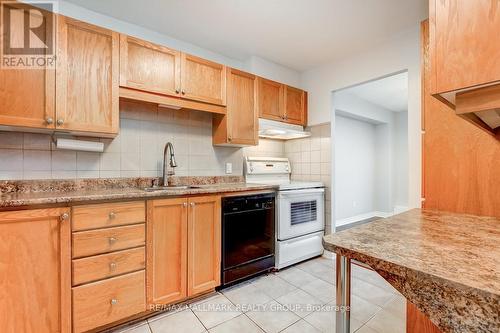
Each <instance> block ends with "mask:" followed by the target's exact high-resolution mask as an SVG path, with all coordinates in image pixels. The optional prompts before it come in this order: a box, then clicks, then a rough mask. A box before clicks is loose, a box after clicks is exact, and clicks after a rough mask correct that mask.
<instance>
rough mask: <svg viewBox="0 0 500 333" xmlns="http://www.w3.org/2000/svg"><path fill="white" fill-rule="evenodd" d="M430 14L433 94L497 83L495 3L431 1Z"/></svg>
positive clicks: (498, 16) (499, 17) (499, 14)
mask: <svg viewBox="0 0 500 333" xmlns="http://www.w3.org/2000/svg"><path fill="white" fill-rule="evenodd" d="M430 11H431V13H430V19H431V30H432V39H433V41H432V47H431V50H432V49H434V50H433V52H434V53H433V56H434V57H433V59H432V66H433V70H434V71H435V73H436V82H434V83H435V85H434V87H433V93H442V92H446V91H451V90H458V89H462V88H467V87H472V86H475V85H480V84H486V83H491V82H494V81H499V80H500V57H498V54H499V52H500V38H498V36H499V32H500V6H499V2H498V1H497V0H474V1H467V0H462V1H459V0H439V1H438V0H431V2H430ZM433 21H434V22H433Z"/></svg>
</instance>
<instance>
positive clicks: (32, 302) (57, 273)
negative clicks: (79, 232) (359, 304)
mask: <svg viewBox="0 0 500 333" xmlns="http://www.w3.org/2000/svg"><path fill="white" fill-rule="evenodd" d="M65 213H69V209H68V208H51V209H39V210H25V211H13V212H3V213H0V276H1V279H0V327H1V328H2V332H5V333H15V332H26V333H30V332H32V333H45V332H46V333H54V332H70V331H71V256H70V253H71V238H70V237H71V236H70V235H71V227H70V221H69V215H68V217H67V218H66V219H63V218H62V215H63V214H65Z"/></svg>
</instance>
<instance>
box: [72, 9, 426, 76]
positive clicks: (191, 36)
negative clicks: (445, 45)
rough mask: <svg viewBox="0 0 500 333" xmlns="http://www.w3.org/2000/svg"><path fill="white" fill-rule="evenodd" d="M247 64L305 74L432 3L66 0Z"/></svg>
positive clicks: (414, 20) (405, 24)
mask: <svg viewBox="0 0 500 333" xmlns="http://www.w3.org/2000/svg"><path fill="white" fill-rule="evenodd" d="M66 1H68V2H71V3H74V4H77V5H79V6H82V7H85V8H87V9H90V10H93V11H95V12H99V13H102V14H105V15H109V16H112V17H115V18H117V19H120V20H123V21H126V22H129V23H133V24H137V25H139V26H142V27H145V28H148V29H151V30H154V31H157V32H160V33H163V34H165V35H168V36H170V37H173V38H176V39H179V40H183V41H185V42H190V43H192V44H195V45H197V46H200V47H203V48H205V49H208V50H211V51H214V52H217V53H220V54H222V55H225V56H228V57H231V58H234V59H237V60H241V61H245V60H246V59H248V58H249V57H250V56H258V57H262V58H265V59H267V60H271V61H274V62H276V63H279V64H281V65H284V66H287V67H289V68H292V69H295V70H298V71H303V70H307V69H310V68H313V67H315V66H318V65H321V64H323V63H326V62H328V61H334V60H339V59H342V58H345V57H348V56H349V55H353V54H356V53H359V52H362V51H363V50H366V49H368V48H370V47H371V46H374V45H376V44H379V43H381V42H383V41H385V40H387V39H390V38H391V37H393V36H395V35H396V34H398V33H401V32H402V31H405V30H408V29H410V28H412V27H415V26H416V25H417V24H418V23H419V22H420V21H422V20H423V19H424V18H425V17H427V2H428V1H427V0H210V1H207V0H143V1H137V0H66Z"/></svg>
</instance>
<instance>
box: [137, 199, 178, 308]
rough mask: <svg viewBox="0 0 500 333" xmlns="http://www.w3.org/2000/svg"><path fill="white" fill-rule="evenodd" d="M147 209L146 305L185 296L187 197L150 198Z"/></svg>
mask: <svg viewBox="0 0 500 333" xmlns="http://www.w3.org/2000/svg"><path fill="white" fill-rule="evenodd" d="M147 206H148V213H147V219H148V221H147V238H148V242H147V269H146V271H147V283H146V286H147V287H146V289H147V295H148V296H147V298H148V305H149V306H150V307H151V306H154V305H159V304H168V303H172V302H175V301H179V300H181V299H184V298H186V296H187V285H186V274H187V198H180V199H165V200H152V201H149V202H148V205H147Z"/></svg>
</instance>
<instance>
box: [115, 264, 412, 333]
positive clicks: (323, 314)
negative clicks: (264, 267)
mask: <svg viewBox="0 0 500 333" xmlns="http://www.w3.org/2000/svg"><path fill="white" fill-rule="evenodd" d="M352 271H353V273H352V274H353V275H352V276H353V280H352V285H353V287H352V312H351V318H352V319H351V323H352V327H351V332H356V333H402V332H405V325H406V312H405V309H406V308H405V304H406V303H405V299H404V297H403V296H401V294H399V293H398V292H397V291H396V290H395V289H394V288H392V287H391V286H390V285H389V284H388V283H387V282H386V281H385V280H384V279H382V278H381V277H380V276H379V275H378V274H377V273H375V272H373V271H371V270H368V269H365V268H362V267H359V266H356V265H353V268H352ZM334 276H335V268H334V259H333V258H332V256H331V255H325V256H323V257H319V258H315V259H312V260H309V261H306V262H303V263H300V264H298V265H295V266H293V267H289V268H286V269H283V270H281V271H280V272H277V273H272V274H268V275H264V276H260V277H258V278H255V279H253V280H250V281H248V282H244V283H241V284H239V285H236V286H234V287H231V288H229V289H225V290H222V291H221V292H219V293H217V294H215V295H214V296H211V297H209V298H206V299H203V300H201V301H198V302H195V303H192V304H189V305H187V306H184V307H182V308H180V309H177V310H175V311H171V312H168V313H162V314H160V315H157V316H155V317H152V318H149V319H148V320H147V321H143V322H141V323H138V324H136V325H134V326H132V327H128V328H125V329H122V330H120V331H115V332H127V333H151V332H152V333H170V332H172V333H183V332H186V333H201V332H216V333H226V332H227V333H232V332H237V333H251V332H252V333H253V332H260V333H262V332H268V333H274V332H285V333H295V332H297V333H308V332H335V329H334V327H335V312H334V307H333V306H334V305H335V286H334V283H335V278H334Z"/></svg>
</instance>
